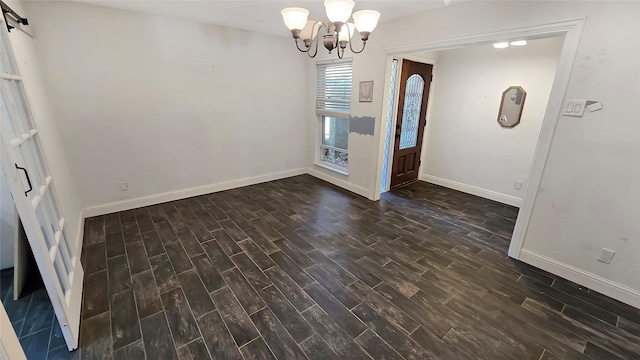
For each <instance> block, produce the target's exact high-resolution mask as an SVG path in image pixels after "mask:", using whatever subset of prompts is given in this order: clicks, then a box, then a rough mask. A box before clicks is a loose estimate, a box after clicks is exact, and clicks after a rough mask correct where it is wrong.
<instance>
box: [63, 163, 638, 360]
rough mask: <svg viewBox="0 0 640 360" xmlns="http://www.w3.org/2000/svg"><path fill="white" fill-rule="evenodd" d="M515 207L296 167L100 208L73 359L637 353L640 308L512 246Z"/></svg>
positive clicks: (91, 227)
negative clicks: (247, 182) (370, 193)
mask: <svg viewBox="0 0 640 360" xmlns="http://www.w3.org/2000/svg"><path fill="white" fill-rule="evenodd" d="M516 215H517V209H515V208H512V207H509V206H505V205H502V204H498V203H495V202H492V201H488V200H485V199H481V198H478V197H474V196H471V195H467V194H463V193H460V192H456V191H453V190H449V189H445V188H442V187H438V186H434V185H430V184H426V183H415V184H412V185H409V186H406V187H404V188H401V189H399V190H395V191H392V192H390V193H387V194H385V195H384V196H383V197H382V199H381V200H380V201H379V202H370V201H368V200H366V199H364V198H361V197H358V196H355V195H353V194H350V193H348V192H345V191H343V190H341V189H338V188H336V187H334V186H332V185H329V184H327V183H325V182H322V181H320V180H317V179H315V178H312V177H310V176H298V177H293V178H289V179H284V180H279V181H273V182H269V183H264V184H260V185H255V186H249V187H244V188H239V189H234V190H230V191H224V192H220V193H215V194H210V195H205V196H200V197H195V198H190V199H186V200H181V201H175V202H171V203H165V204H161V205H156V206H150V207H146V208H141V209H136V210H132V211H125V212H121V213H116V214H111V215H106V216H100V217H95V218H91V219H88V220H87V223H86V232H85V246H86V250H85V253H84V254H83V255H84V256H83V258H84V260H85V263H86V266H85V269H86V271H85V293H84V305H83V314H82V316H83V320H82V327H81V347H80V349H79V350H78V351H76V352H75V353H74V355H77V354H78V353H79V354H80V358H81V359H98V358H100V359H105V358H113V359H144V358H147V359H154V360H155V359H182V360H184V359H209V358H214V359H371V358H373V359H455V360H458V359H637V358H639V357H640V310H638V309H635V308H633V307H630V306H627V305H624V304H622V303H620V302H617V301H614V300H612V299H610V298H607V297H605V296H603V295H601V294H598V293H595V292H593V291H590V290H589V289H585V288H582V287H579V286H577V285H575V284H572V283H570V282H568V281H566V280H563V279H561V278H558V277H556V276H553V275H551V274H548V273H545V272H543V271H539V270H536V269H534V268H532V267H529V266H526V265H524V264H522V263H520V262H517V261H514V260H511V259H509V258H508V257H507V255H506V253H507V247H508V238H509V237H510V234H511V232H512V229H513V226H514V221H515V218H516Z"/></svg>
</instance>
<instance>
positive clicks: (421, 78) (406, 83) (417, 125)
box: [391, 60, 433, 188]
mask: <svg viewBox="0 0 640 360" xmlns="http://www.w3.org/2000/svg"><path fill="white" fill-rule="evenodd" d="M432 69H433V66H432V65H428V64H421V63H417V62H413V61H409V60H403V61H402V74H401V77H400V96H399V99H398V119H397V121H396V138H395V142H394V151H393V165H392V167H391V187H392V188H393V187H396V186H399V185H402V184H406V183H409V182H412V181H415V180H417V179H418V168H419V167H420V151H421V150H422V135H423V134H424V126H425V125H426V124H427V99H428V98H429V87H430V86H431V70H432Z"/></svg>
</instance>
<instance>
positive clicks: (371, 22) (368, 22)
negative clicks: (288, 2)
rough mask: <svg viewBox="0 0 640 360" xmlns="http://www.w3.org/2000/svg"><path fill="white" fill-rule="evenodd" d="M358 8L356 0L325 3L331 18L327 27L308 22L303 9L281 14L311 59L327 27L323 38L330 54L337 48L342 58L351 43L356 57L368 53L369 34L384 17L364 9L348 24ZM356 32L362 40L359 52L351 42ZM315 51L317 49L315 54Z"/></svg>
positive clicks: (327, 1) (283, 11)
mask: <svg viewBox="0 0 640 360" xmlns="http://www.w3.org/2000/svg"><path fill="white" fill-rule="evenodd" d="M354 5H355V3H354V2H353V1H352V0H325V1H324V7H325V8H326V11H327V17H328V18H329V22H328V23H326V24H325V23H323V22H320V21H315V20H307V18H308V16H309V10H307V9H303V8H296V7H292V8H286V9H284V10H282V12H281V13H282V18H283V19H284V23H285V25H286V26H287V27H288V28H289V30H291V34H292V35H293V39H294V41H295V43H296V47H297V48H298V50H300V51H301V52H304V53H307V55H309V57H311V58H313V57H315V56H316V55H317V54H318V42H319V41H320V40H319V38H318V36H317V35H318V34H319V33H320V30H322V29H323V28H324V29H326V33H325V34H324V35H323V45H324V47H325V48H326V49H327V50H329V54H331V51H333V49H336V50H337V51H336V52H337V53H338V58H340V59H342V57H343V56H344V50H345V49H346V48H347V44H348V45H349V49H351V52H353V53H354V54H359V53H361V52H362V51H364V48H365V47H366V45H367V40H369V35H370V34H371V32H372V31H373V29H375V27H376V25H378V18H380V13H379V12H377V11H373V10H361V11H356V12H355V13H353V23H351V22H348V21H349V18H350V17H351V16H352V15H351V11H352V10H353V7H354ZM356 29H357V30H358V33H360V38H361V39H362V49H360V50H358V51H356V50H354V49H353V45H352V42H351V41H350V40H351V37H352V36H353V33H354V31H355V30H356ZM299 39H302V42H303V44H304V47H300V43H299V41H298V40H299ZM314 40H315V41H314ZM314 43H315V45H314ZM311 49H314V51H313V53H312V52H311Z"/></svg>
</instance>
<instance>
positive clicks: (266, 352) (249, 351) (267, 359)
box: [240, 338, 276, 360]
mask: <svg viewBox="0 0 640 360" xmlns="http://www.w3.org/2000/svg"><path fill="white" fill-rule="evenodd" d="M240 352H242V355H243V356H244V359H245V360H276V357H275V356H274V355H273V353H272V352H271V350H270V349H269V347H268V346H267V344H266V343H265V342H264V340H262V338H257V339H255V340H254V341H252V342H250V343H249V344H247V345H245V346H243V347H242V348H241V349H240Z"/></svg>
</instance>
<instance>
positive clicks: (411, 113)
mask: <svg viewBox="0 0 640 360" xmlns="http://www.w3.org/2000/svg"><path fill="white" fill-rule="evenodd" d="M423 93H424V79H423V78H422V76H420V75H418V74H413V75H411V76H410V77H409V79H407V86H406V89H405V93H404V108H403V110H402V130H401V133H400V150H402V149H407V148H411V147H414V146H416V144H417V142H418V127H419V126H420V110H421V109H422V95H423Z"/></svg>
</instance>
